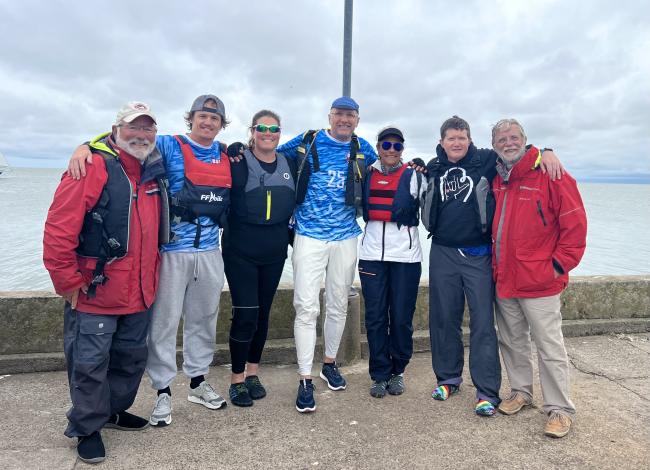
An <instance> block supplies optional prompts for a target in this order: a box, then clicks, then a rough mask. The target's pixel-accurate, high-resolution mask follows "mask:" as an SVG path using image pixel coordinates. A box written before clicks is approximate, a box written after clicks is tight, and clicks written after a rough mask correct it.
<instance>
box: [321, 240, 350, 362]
mask: <svg viewBox="0 0 650 470" xmlns="http://www.w3.org/2000/svg"><path fill="white" fill-rule="evenodd" d="M330 245H331V251H330V257H329V261H328V264H327V276H326V278H325V323H324V325H323V340H324V343H325V362H333V361H334V359H336V353H337V352H338V349H339V345H340V344H341V337H342V336H343V330H344V329H345V319H346V317H347V312H348V296H349V293H350V287H351V286H352V281H354V273H355V271H356V267H357V238H356V237H354V238H349V239H347V240H341V241H338V242H330Z"/></svg>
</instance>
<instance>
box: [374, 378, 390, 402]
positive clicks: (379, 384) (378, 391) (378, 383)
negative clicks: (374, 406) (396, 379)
mask: <svg viewBox="0 0 650 470" xmlns="http://www.w3.org/2000/svg"><path fill="white" fill-rule="evenodd" d="M386 387H388V382H386V381H385V380H375V381H374V382H373V384H372V386H371V387H370V395H372V396H373V397H375V398H384V397H385V396H386Z"/></svg>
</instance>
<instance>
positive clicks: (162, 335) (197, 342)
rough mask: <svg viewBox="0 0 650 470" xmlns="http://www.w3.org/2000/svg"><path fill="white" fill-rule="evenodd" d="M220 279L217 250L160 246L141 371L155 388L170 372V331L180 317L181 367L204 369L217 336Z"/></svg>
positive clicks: (172, 348)
mask: <svg viewBox="0 0 650 470" xmlns="http://www.w3.org/2000/svg"><path fill="white" fill-rule="evenodd" d="M223 284H224V275H223V260H222V258H221V251H220V250H218V249H216V250H211V251H197V252H174V251H171V252H164V253H163V254H162V260H161V265H160V281H159V285H158V294H157V297H156V301H155V303H154V305H153V313H152V316H151V323H150V328H149V337H148V339H147V346H148V348H149V357H148V359H147V369H146V372H147V374H148V375H149V378H150V379H151V385H152V386H153V388H155V389H156V390H160V389H163V388H165V387H168V386H169V385H170V384H171V383H172V380H174V377H176V373H177V368H176V333H177V332H178V325H179V322H180V319H181V317H183V372H184V373H185V375H187V376H188V377H196V376H198V375H205V374H207V373H208V368H209V367H210V364H211V363H212V359H213V356H214V348H215V341H216V336H217V316H218V314H219V298H220V297H221V289H222V288H223Z"/></svg>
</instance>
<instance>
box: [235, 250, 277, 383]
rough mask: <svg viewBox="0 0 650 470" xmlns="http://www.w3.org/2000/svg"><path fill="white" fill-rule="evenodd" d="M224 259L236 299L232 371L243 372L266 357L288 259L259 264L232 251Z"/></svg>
mask: <svg viewBox="0 0 650 470" xmlns="http://www.w3.org/2000/svg"><path fill="white" fill-rule="evenodd" d="M223 262H224V270H225V272H226V279H228V286H229V287H230V296H231V298H232V324H231V325H230V339H229V341H228V343H229V346H230V360H231V362H232V373H233V374H241V373H243V372H244V370H245V367H246V362H250V363H252V364H259V362H260V359H261V357H262V350H263V349H264V343H266V335H267V333H268V330H269V313H270V311H271V304H272V303H273V297H274V296H275V292H276V291H277V289H278V284H279V282H280V276H282V269H283V268H284V260H282V261H281V262H277V263H273V264H263V265H257V264H254V263H251V262H250V261H247V260H245V259H243V258H241V257H239V256H237V255H236V254H233V253H232V252H231V253H229V254H224V257H223Z"/></svg>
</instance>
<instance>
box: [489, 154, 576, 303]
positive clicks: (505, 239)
mask: <svg viewBox="0 0 650 470" xmlns="http://www.w3.org/2000/svg"><path fill="white" fill-rule="evenodd" d="M538 156H539V150H538V149H537V148H535V147H533V146H530V148H529V149H528V150H527V152H526V154H525V155H524V156H523V158H522V159H521V160H520V161H519V162H517V163H516V164H515V166H514V167H513V168H512V171H511V173H510V175H509V178H508V181H507V182H504V179H503V177H502V176H501V174H500V173H501V172H499V174H497V176H496V178H494V180H493V182H492V189H493V191H494V196H495V199H496V211H495V214H494V221H493V223H492V239H493V256H492V268H493V273H494V280H495V282H496V292H497V296H499V297H501V298H516V297H523V298H530V297H546V296H550V295H555V294H559V293H560V292H562V290H563V289H564V288H565V287H566V286H567V284H568V282H569V271H570V270H572V269H573V268H575V267H576V266H577V265H578V263H579V262H580V259H581V258H582V255H583V254H584V251H585V246H586V238H587V216H586V214H585V209H584V206H583V204H582V198H581V197H580V193H579V192H578V187H577V185H576V181H575V180H574V179H573V178H572V177H571V176H569V174H565V175H563V176H562V179H560V180H555V181H551V178H550V177H549V175H548V174H544V173H542V171H541V169H540V168H539V167H538V164H537V158H538ZM554 268H555V269H554ZM555 271H557V272H559V273H560V275H559V276H557V277H556V276H555Z"/></svg>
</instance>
